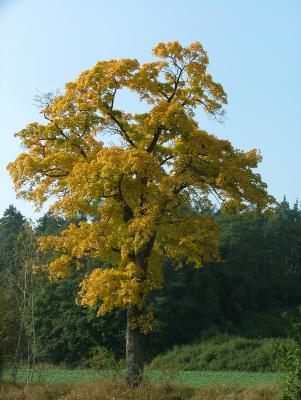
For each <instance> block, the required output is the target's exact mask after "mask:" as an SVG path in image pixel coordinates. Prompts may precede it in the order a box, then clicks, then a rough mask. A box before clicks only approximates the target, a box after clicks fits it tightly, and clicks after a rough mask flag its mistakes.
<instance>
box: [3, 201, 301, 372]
mask: <svg viewBox="0 0 301 400" xmlns="http://www.w3.org/2000/svg"><path fill="white" fill-rule="evenodd" d="M199 212H206V213H211V214H212V215H213V217H214V218H216V220H217V221H218V223H219V226H220V242H219V243H220V261H219V262H217V263H212V264H210V265H205V266H204V267H203V268H201V269H199V270H197V269H195V268H194V267H193V265H186V266H185V267H183V268H180V269H179V267H178V265H175V263H174V262H173V260H170V259H166V260H165V264H164V273H165V275H166V279H165V282H166V285H165V287H164V288H163V289H162V290H161V291H160V292H158V293H156V296H153V297H152V296H151V298H150V300H149V303H150V304H149V305H150V307H152V309H153V311H154V315H155V321H154V324H153V331H152V333H151V334H150V335H148V336H147V337H146V345H145V350H146V357H147V358H148V359H149V360H150V359H151V358H153V357H154V356H155V355H157V354H158V353H161V352H163V351H166V350H167V349H169V348H171V347H173V346H174V345H175V344H182V343H188V342H191V341H193V340H197V339H199V338H200V337H201V336H204V335H206V334H207V335H209V334H213V332H217V331H221V332H229V333H234V334H239V335H244V336H246V337H280V336H285V334H286V326H285V322H282V319H281V317H280V315H281V312H282V311H283V310H284V309H285V310H287V309H292V310H293V309H294V307H296V306H297V305H299V304H300V303H301V210H300V208H299V206H298V204H297V203H296V204H295V205H294V206H293V207H292V208H291V207H290V206H289V204H288V202H287V201H286V200H284V201H283V202H282V203H281V204H279V205H278V206H277V208H276V209H275V211H274V212H273V213H270V214H266V215H258V214H256V213H252V212H250V213H249V215H231V216H230V215H225V214H224V213H223V212H222V211H221V210H214V209H200V210H199ZM72 222H75V223H76V222H77V221H72ZM69 223H70V221H67V220H64V219H62V218H59V217H56V216H54V215H52V214H50V213H47V214H45V215H44V216H43V217H42V218H40V219H39V220H38V221H37V223H36V224H35V225H34V226H33V225H32V224H31V223H30V222H29V221H27V220H26V219H25V218H24V217H23V216H22V214H21V213H20V212H18V211H17V210H16V209H15V208H14V207H13V206H10V207H9V208H8V209H7V210H6V211H5V212H4V214H3V216H2V218H1V219H0V366H3V365H5V364H6V363H9V364H10V365H11V366H12V367H13V370H14V367H16V365H18V364H19V363H20V362H21V363H23V364H24V363H27V365H28V366H29V367H30V366H32V365H34V364H35V363H36V362H47V363H54V364H59V363H65V364H67V365H69V366H74V365H84V363H85V361H86V360H87V359H88V358H89V357H91V354H92V355H93V352H95V349H97V348H99V349H101V348H102V347H105V348H107V349H108V350H109V351H111V352H112V353H113V354H114V355H115V357H116V358H117V359H118V358H123V350H124V337H125V332H124V330H125V314H124V312H123V311H120V310H116V311H115V312H113V313H111V314H110V315H107V316H105V317H103V318H97V317H96V310H93V309H86V308H83V307H79V306H77V305H76V304H75V298H76V293H77V291H78V285H79V282H80V281H81V280H82V277H83V275H84V274H85V271H81V270H79V271H78V270H75V271H74V272H73V273H72V275H71V276H69V277H68V278H66V279H63V280H59V281H57V282H50V281H49V280H48V277H47V276H46V273H45V272H43V271H42V270H39V269H38V270H37V269H36V267H35V266H36V265H37V264H41V263H43V262H46V261H47V259H48V258H49V256H50V255H49V254H39V253H38V252H37V246H36V238H37V237H38V236H40V235H49V234H56V233H58V232H59V231H60V230H61V229H63V228H64V227H66V226H67V225H68V224H69ZM184 263H185V260H184ZM87 268H93V265H90V264H89V261H88V260H87Z"/></svg>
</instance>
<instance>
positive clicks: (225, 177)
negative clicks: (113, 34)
mask: <svg viewBox="0 0 301 400" xmlns="http://www.w3.org/2000/svg"><path fill="white" fill-rule="evenodd" d="M153 54H154V56H156V57H157V58H158V59H159V61H152V62H149V63H146V64H140V63H139V62H138V61H137V60H135V59H120V60H110V61H100V62H98V63H97V64H96V65H95V66H94V67H93V68H91V69H90V70H87V71H84V72H83V73H81V74H80V76H79V77H78V79H77V80H76V81H74V82H69V83H67V84H66V88H65V92H64V93H63V94H62V95H58V96H48V98H47V99H46V100H45V104H44V107H43V109H42V113H43V115H44V117H45V119H46V122H45V124H39V123H32V124H29V125H28V126H27V127H26V128H25V129H23V130H21V131H20V132H18V133H17V134H16V135H17V136H18V137H19V138H20V139H21V142H22V145H23V146H24V149H25V151H24V152H23V153H21V154H20V155H19V156H18V158H17V159H16V160H15V161H14V162H12V163H10V164H9V166H8V169H9V171H10V173H11V176H12V178H13V180H14V184H15V187H16V190H17V191H18V193H19V195H20V196H22V197H24V198H25V199H28V200H31V201H34V202H35V204H36V205H37V207H40V206H41V205H42V204H43V203H44V202H45V201H46V200H47V199H49V198H51V199H52V200H53V206H52V208H53V210H54V211H55V212H57V213H59V214H62V215H64V216H65V217H68V218H74V217H76V216H78V215H79V214H81V215H85V217H86V220H82V221H81V222H79V223H74V224H71V225H69V226H68V227H67V228H66V229H64V230H63V231H62V232H61V233H60V234H59V235H53V236H48V237H43V238H41V239H40V247H41V248H42V249H44V250H48V249H51V250H54V255H55V257H54V259H53V260H52V261H51V262H50V263H48V265H47V269H48V271H49V273H50V275H51V276H52V277H53V278H59V277H63V276H66V275H67V274H68V273H69V272H70V270H71V269H72V268H80V267H81V266H85V265H86V263H85V260H86V259H87V257H88V258H89V259H93V258H94V259H95V260H102V262H104V263H107V264H108V265H107V264H106V267H105V268H103V267H102V266H101V265H100V266H99V268H94V269H93V270H92V271H91V272H90V273H89V274H88V275H87V276H86V278H85V279H84V280H83V282H82V284H81V291H80V296H79V302H80V303H81V304H83V305H86V306H94V305H96V304H99V302H100V308H99V315H104V314H105V313H106V312H109V311H111V310H113V309H114V308H115V307H129V306H134V307H136V308H137V309H142V308H143V306H144V304H145V300H146V298H147V295H148V293H149V292H150V291H152V290H153V289H157V288H160V287H161V286H162V283H163V274H162V264H163V263H162V261H163V257H164V256H169V257H172V258H173V259H176V260H178V261H179V262H181V260H183V259H185V260H187V261H189V262H192V263H194V264H195V265H196V266H198V267H199V266H201V265H202V264H203V263H204V262H208V261H212V260H216V259H217V258H218V243H217V224H216V222H215V221H214V219H213V218H212V217H211V216H208V215H206V214H200V213H198V212H196V211H195V210H194V208H193V207H192V205H193V202H194V200H195V199H198V200H199V201H202V202H203V203H208V202H210V196H212V195H215V196H218V197H219V198H220V199H221V200H222V201H223V202H224V203H225V205H226V206H227V207H234V208H239V209H244V208H248V207H249V206H250V205H254V206H255V207H256V208H258V209H264V208H265V207H267V206H268V205H269V204H271V203H272V202H273V198H272V197H270V196H269V195H268V194H267V190H266V184H265V183H263V182H262V180H261V177H260V175H259V174H257V173H255V172H254V169H255V168H256V167H257V165H258V163H259V162H260V160H261V156H260V154H259V153H258V152H257V151H256V150H251V151H248V152H243V151H241V150H237V149H235V148H234V147H233V146H232V145H231V143H230V142H229V141H227V140H220V139H218V138H217V137H216V136H214V135H212V134H209V133H207V132H206V131H204V130H202V129H200V128H199V126H198V123H197V121H196V119H195V110H196V108H197V107H201V108H202V109H203V110H204V111H205V113H207V114H209V115H211V116H212V117H215V118H220V117H221V116H222V115H223V106H224V105H225V104H226V103H227V98H226V94H225V92H224V90H223V88H222V86H221V85H220V84H219V83H216V82H214V81H213V79H212V77H211V75H210V74H209V73H208V72H207V66H208V56H207V53H206V52H205V50H204V49H203V47H202V45H201V44H200V43H198V42H195V43H192V44H190V45H189V46H187V47H182V46H181V45H180V44H179V43H178V42H169V43H159V44H158V45H157V46H156V47H155V48H154V49H153ZM124 90H129V91H131V92H133V93H134V94H136V95H137V96H138V97H139V99H140V101H142V102H145V103H146V107H145V108H146V111H145V112H142V113H136V114H133V113H130V112H128V111H127V110H124V109H123V108H121V107H119V106H118V104H119V98H118V95H119V93H120V92H122V91H124ZM112 135H113V137H114V138H117V139H118V140H116V141H114V144H111V145H110V144H109V138H111V137H112ZM131 320H132V328H133V329H134V328H135V327H138V326H139V329H141V330H147V329H148V327H149V325H148V324H147V323H146V322H145V321H147V320H148V318H146V317H142V316H141V315H140V314H139V313H134V314H132V317H131ZM142 320H143V321H144V323H142Z"/></svg>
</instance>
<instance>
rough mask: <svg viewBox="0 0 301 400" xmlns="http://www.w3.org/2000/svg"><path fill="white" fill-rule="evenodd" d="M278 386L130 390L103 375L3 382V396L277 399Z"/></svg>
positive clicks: (0, 399)
mask: <svg viewBox="0 0 301 400" xmlns="http://www.w3.org/2000/svg"><path fill="white" fill-rule="evenodd" d="M277 392H278V389H277V388H275V387H272V386H271V387H256V388H254V387H253V388H250V387H245V388H242V387H235V386H231V387H226V386H216V385H215V386H207V387H203V388H197V389H193V388H188V387H184V386H180V385H175V384H173V385H172V384H169V383H163V384H162V383H161V384H144V385H142V386H141V387H139V388H138V389H135V390H128V389H127V388H126V386H125V385H124V383H122V382H117V381H111V380H107V379H102V380H100V381H96V382H89V383H85V384H73V385H56V386H53V385H47V384H46V383H44V384H35V385H29V386H24V385H23V386H12V385H8V384H0V400H274V399H275V396H276V395H277Z"/></svg>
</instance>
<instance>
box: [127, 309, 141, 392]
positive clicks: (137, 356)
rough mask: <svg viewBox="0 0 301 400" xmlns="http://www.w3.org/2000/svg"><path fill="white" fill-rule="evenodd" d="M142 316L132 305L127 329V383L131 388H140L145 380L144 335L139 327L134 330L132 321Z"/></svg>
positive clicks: (129, 310)
mask: <svg viewBox="0 0 301 400" xmlns="http://www.w3.org/2000/svg"><path fill="white" fill-rule="evenodd" d="M140 315H141V310H139V309H138V307H136V306H132V305H130V306H129V307H128V311H127V329H126V382H127V385H128V387H129V388H131V389H132V388H135V387H137V386H139V385H140V384H141V382H142V379H143V334H142V333H141V331H140V329H139V327H138V329H137V328H135V329H132V327H131V321H133V320H136V319H137V318H138V317H139V316H140Z"/></svg>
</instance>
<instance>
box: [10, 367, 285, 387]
mask: <svg viewBox="0 0 301 400" xmlns="http://www.w3.org/2000/svg"><path fill="white" fill-rule="evenodd" d="M123 374H124V373H123V372H118V371H117V372H114V371H94V370H77V369H74V370H66V369H58V368H46V369H36V371H35V373H34V376H33V383H44V384H50V385H60V384H74V383H87V382H93V381H97V380H103V379H106V378H109V379H115V380H116V381H117V380H118V381H120V380H121V379H120V378H121V377H122V375H123ZM26 376H27V372H26V369H20V370H19V371H18V375H17V382H18V383H20V384H23V383H25V382H26ZM145 378H146V382H149V383H159V382H165V383H178V384H182V385H185V386H186V387H189V388H198V387H206V386H212V385H223V386H237V387H261V386H265V387H277V386H279V385H280V384H281V383H282V382H283V380H284V374H283V373H275V372H233V371H221V372H218V371H180V372H178V371H169V372H167V371H164V372H162V371H158V370H149V371H146V373H145ZM8 379H9V371H5V374H4V380H6V381H7V380H8Z"/></svg>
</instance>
